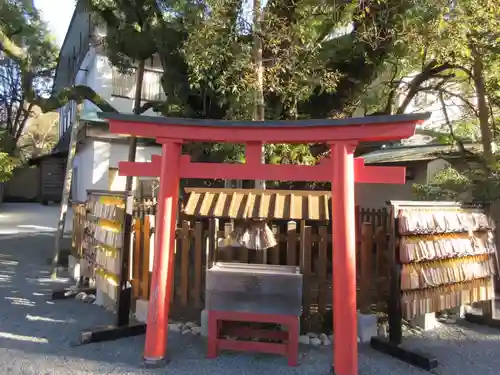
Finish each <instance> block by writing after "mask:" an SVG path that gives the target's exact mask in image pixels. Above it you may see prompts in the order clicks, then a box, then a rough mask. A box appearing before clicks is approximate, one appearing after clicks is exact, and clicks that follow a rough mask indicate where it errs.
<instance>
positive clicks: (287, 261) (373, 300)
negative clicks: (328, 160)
mask: <svg viewBox="0 0 500 375" xmlns="http://www.w3.org/2000/svg"><path fill="white" fill-rule="evenodd" d="M154 210H155V207H154V205H152V204H138V205H137V206H136V209H135V210H134V228H133V245H132V246H133V248H132V266H131V282H132V290H133V297H134V299H149V291H150V281H151V270H152V258H153V254H154V232H155V216H154V213H155V211H154ZM73 211H74V219H73V248H74V251H75V253H76V254H79V253H81V241H82V239H83V231H84V227H85V215H86V212H85V207H84V206H82V204H74V205H73ZM356 224H357V228H356V233H357V235H356V240H357V241H356V242H357V271H358V272H357V274H358V278H357V281H358V295H357V302H358V308H359V309H360V310H361V311H363V312H367V311H370V310H373V309H374V308H377V309H378V310H379V311H380V310H384V309H385V300H386V297H387V293H388V282H387V281H388V273H389V270H388V262H387V256H388V234H387V233H388V214H387V211H386V210H367V209H361V208H358V209H357V211H356ZM271 228H272V230H273V231H274V233H275V236H276V240H277V242H278V245H277V246H275V247H274V248H271V249H269V250H268V251H267V261H266V263H269V264H283V265H295V266H299V267H300V268H301V271H302V273H303V278H304V285H303V314H302V326H301V327H302V329H303V330H307V331H309V330H312V331H324V330H328V329H330V328H331V325H332V322H331V313H330V309H331V304H332V261H331V260H332V257H331V254H332V235H331V227H330V226H329V225H328V223H315V222H306V221H299V222H295V221H290V222H278V221H277V222H272V223H271ZM231 230H232V224H231V223H230V222H227V221H226V222H224V221H222V220H218V219H206V220H198V221H193V220H191V221H188V220H182V217H181V220H180V222H179V226H178V228H177V231H176V237H177V242H176V255H175V271H174V278H175V284H174V289H173V291H172V293H173V296H172V297H173V298H172V301H173V302H172V303H173V305H172V315H173V317H174V319H189V320H198V319H199V317H200V311H201V310H202V309H203V306H204V290H205V285H204V284H205V270H206V268H207V266H210V264H211V263H212V262H214V261H215V260H221V261H239V262H251V263H262V262H263V261H264V259H263V257H262V256H261V254H262V252H255V251H252V250H247V249H237V250H218V247H217V243H218V240H219V239H221V238H224V237H225V236H226V235H227V234H228V233H229V232H230V231H231ZM134 305H135V304H134Z"/></svg>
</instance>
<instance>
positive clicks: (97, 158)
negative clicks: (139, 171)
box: [73, 140, 161, 201]
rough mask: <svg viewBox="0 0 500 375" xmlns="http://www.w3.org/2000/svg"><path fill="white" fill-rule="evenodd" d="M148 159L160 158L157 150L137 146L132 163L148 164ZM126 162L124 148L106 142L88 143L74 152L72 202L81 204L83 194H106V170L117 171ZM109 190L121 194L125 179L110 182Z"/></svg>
mask: <svg viewBox="0 0 500 375" xmlns="http://www.w3.org/2000/svg"><path fill="white" fill-rule="evenodd" d="M152 155H161V147H157V146H138V147H137V154H136V161H138V162H148V161H151V156H152ZM127 159H128V145H126V144H117V143H110V142H106V141H97V140H88V141H87V142H86V143H85V145H83V147H82V148H81V149H80V150H79V151H78V153H77V155H76V157H75V161H74V163H73V167H74V168H75V169H74V171H76V173H75V177H76V178H74V181H75V184H74V185H73V186H74V189H75V190H74V192H73V194H74V199H75V200H78V201H84V200H85V199H86V197H87V190H89V189H93V190H108V189H109V188H110V180H109V177H110V176H109V175H110V173H109V171H110V168H118V164H119V162H121V161H127ZM111 190H115V191H123V190H125V177H122V176H120V177H119V178H118V179H115V181H113V184H112V186H111Z"/></svg>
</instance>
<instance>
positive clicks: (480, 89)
mask: <svg viewBox="0 0 500 375" xmlns="http://www.w3.org/2000/svg"><path fill="white" fill-rule="evenodd" d="M470 49H471V52H472V58H473V64H472V78H473V81H474V86H475V89H476V95H477V108H478V114H479V129H480V131H481V143H482V146H483V155H484V159H485V160H486V163H487V165H488V167H491V166H492V165H493V164H494V159H493V134H492V131H491V127H490V111H489V108H488V102H487V99H486V87H485V83H484V66H483V58H482V56H481V54H480V52H479V51H478V50H477V48H476V46H475V45H474V44H473V43H472V42H471V43H470Z"/></svg>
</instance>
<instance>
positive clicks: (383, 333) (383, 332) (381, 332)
mask: <svg viewBox="0 0 500 375" xmlns="http://www.w3.org/2000/svg"><path fill="white" fill-rule="evenodd" d="M377 334H378V336H380V337H387V324H381V325H380V326H379V327H378V332H377Z"/></svg>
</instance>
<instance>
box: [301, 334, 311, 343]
mask: <svg viewBox="0 0 500 375" xmlns="http://www.w3.org/2000/svg"><path fill="white" fill-rule="evenodd" d="M310 343H311V339H310V337H309V336H307V335H301V336H299V344H304V345H309V344H310Z"/></svg>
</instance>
